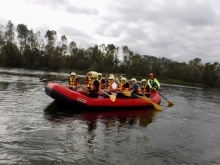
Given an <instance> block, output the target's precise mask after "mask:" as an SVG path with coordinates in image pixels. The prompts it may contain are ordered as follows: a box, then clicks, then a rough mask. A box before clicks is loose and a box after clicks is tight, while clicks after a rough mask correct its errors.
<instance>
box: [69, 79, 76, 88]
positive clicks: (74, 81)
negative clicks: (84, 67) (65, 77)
mask: <svg viewBox="0 0 220 165" xmlns="http://www.w3.org/2000/svg"><path fill="white" fill-rule="evenodd" d="M77 83H78V82H77V80H76V78H75V79H72V77H70V79H69V85H72V86H77Z"/></svg>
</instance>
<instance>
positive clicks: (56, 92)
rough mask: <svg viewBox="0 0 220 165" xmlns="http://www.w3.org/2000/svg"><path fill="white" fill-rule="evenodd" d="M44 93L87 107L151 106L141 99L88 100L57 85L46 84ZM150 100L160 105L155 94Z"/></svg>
mask: <svg viewBox="0 0 220 165" xmlns="http://www.w3.org/2000/svg"><path fill="white" fill-rule="evenodd" d="M45 93H46V94H47V95H48V96H50V97H51V98H53V99H55V100H57V101H59V102H62V103H65V104H68V105H83V106H88V107H147V106H153V104H152V103H150V102H146V101H145V100H143V99H141V98H129V97H128V98H116V100H115V101H114V102H113V101H112V100H111V99H110V98H104V97H102V96H99V98H90V97H87V96H85V95H83V94H81V93H80V91H72V90H70V89H68V88H66V87H64V86H62V85H60V84H58V83H48V84H47V85H46V87H45ZM149 98H150V100H151V101H152V102H154V103H156V104H160V102H161V97H160V95H159V94H158V93H157V92H153V93H151V95H150V97H149Z"/></svg>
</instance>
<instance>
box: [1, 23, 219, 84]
mask: <svg viewBox="0 0 220 165" xmlns="http://www.w3.org/2000/svg"><path fill="white" fill-rule="evenodd" d="M121 50H122V51H121V52H120V53H119V52H118V47H117V46H115V45H114V44H109V45H107V46H106V47H104V46H103V45H102V47H100V46H98V45H95V46H94V47H89V48H86V49H85V48H80V47H77V44H76V42H74V41H71V42H68V40H67V37H66V36H65V35H62V36H61V38H60V40H58V41H57V32H56V31H54V30H47V31H46V34H45V35H44V36H43V37H42V36H41V33H40V32H34V31H33V30H32V29H28V27H27V25H24V24H18V25H17V27H14V24H13V23H12V22H11V21H8V23H7V24H6V25H1V26H0V66H2V67H17V68H29V69H45V68H48V69H63V68H66V69H76V70H86V69H88V68H93V69H94V70H96V71H98V72H106V73H125V74H127V75H128V74H129V75H133V76H147V75H148V74H149V73H150V72H153V73H154V74H155V75H156V77H160V78H170V79H178V80H182V81H186V82H192V83H204V84H207V85H210V86H218V87H219V86H220V64H219V63H218V62H214V63H210V62H209V63H205V64H202V62H201V59H200V58H195V59H193V60H190V61H189V62H188V64H187V63H184V62H181V63H180V62H176V61H172V60H171V59H167V58H166V57H162V58H157V57H154V56H149V55H140V54H138V53H135V52H133V51H131V50H130V49H129V48H128V46H122V48H121ZM119 55H120V56H122V57H120V58H119Z"/></svg>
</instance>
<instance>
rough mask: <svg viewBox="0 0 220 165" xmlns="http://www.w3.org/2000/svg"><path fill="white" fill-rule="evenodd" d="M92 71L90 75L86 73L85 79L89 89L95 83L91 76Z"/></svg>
mask: <svg viewBox="0 0 220 165" xmlns="http://www.w3.org/2000/svg"><path fill="white" fill-rule="evenodd" d="M91 73H92V71H89V72H88V73H86V75H85V77H84V80H85V81H86V86H87V87H91V85H92V82H93V79H92V78H91V75H92V74H91Z"/></svg>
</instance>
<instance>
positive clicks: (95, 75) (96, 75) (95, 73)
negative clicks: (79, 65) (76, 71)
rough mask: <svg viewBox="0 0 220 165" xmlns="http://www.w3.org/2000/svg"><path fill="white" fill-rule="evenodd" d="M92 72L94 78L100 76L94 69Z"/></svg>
mask: <svg viewBox="0 0 220 165" xmlns="http://www.w3.org/2000/svg"><path fill="white" fill-rule="evenodd" d="M90 74H91V77H92V78H96V79H97V78H98V73H97V72H94V71H92V72H90Z"/></svg>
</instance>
